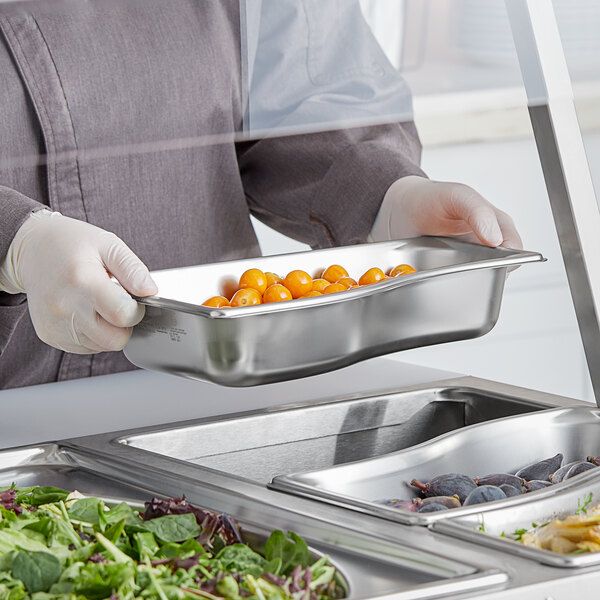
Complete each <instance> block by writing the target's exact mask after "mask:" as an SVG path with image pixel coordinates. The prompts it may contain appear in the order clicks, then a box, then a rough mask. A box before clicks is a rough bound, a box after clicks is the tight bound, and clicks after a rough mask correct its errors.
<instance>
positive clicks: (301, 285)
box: [283, 270, 313, 298]
mask: <svg viewBox="0 0 600 600" xmlns="http://www.w3.org/2000/svg"><path fill="white" fill-rule="evenodd" d="M283 284H284V285H285V287H286V288H287V289H288V290H290V292H291V293H292V296H293V297H294V298H300V296H305V295H306V294H308V292H310V291H312V285H313V280H312V277H311V276H310V275H309V274H308V273H307V272H306V271H299V270H297V271H291V272H290V273H288V274H287V275H286V278H285V279H284V280H283Z"/></svg>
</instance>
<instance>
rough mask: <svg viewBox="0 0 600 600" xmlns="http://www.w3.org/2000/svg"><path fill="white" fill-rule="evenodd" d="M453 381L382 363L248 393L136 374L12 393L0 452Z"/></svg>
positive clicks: (1, 397) (5, 395) (4, 401)
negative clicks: (222, 415) (81, 437)
mask: <svg viewBox="0 0 600 600" xmlns="http://www.w3.org/2000/svg"><path fill="white" fill-rule="evenodd" d="M453 375H455V374H453V373H450V372H447V371H441V370H438V369H428V368H425V367H420V366H416V365H410V364H405V363H402V362H399V361H397V360H393V359H389V358H376V359H372V360H369V361H366V362H363V363H360V364H357V365H353V366H351V367H347V368H345V369H340V370H339V371H335V372H332V373H327V374H324V375H318V376H314V377H307V378H305V379H298V380H296V381H290V382H286V383H275V384H269V385H264V386H259V387H254V388H246V389H234V388H225V387H220V386H217V385H213V384H210V383H203V382H199V381H191V380H187V379H183V378H180V377H173V376H171V375H163V374H160V373H152V372H149V371H134V372H129V373H120V374H117V375H106V376H102V377H92V378H88V379H77V380H74V381H65V382H60V383H50V384H45V385H37V386H31V387H26V388H18V389H14V390H4V391H0V404H1V405H2V419H0V448H11V447H13V446H21V445H24V444H35V443H39V442H44V441H49V440H58V439H63V438H68V437H75V436H80V435H89V434H93V433H102V432H106V431H117V430H120V429H128V428H131V427H142V426H146V425H157V424H160V423H172V422H175V421H182V420H185V419H194V418H200V417H209V416H214V415H220V414H227V413H232V412H238V411H242V410H251V409H258V408H266V407H270V406H277V405H281V404H289V403H293V402H303V401H307V400H314V399H326V398H335V397H347V396H356V397H358V396H361V395H365V394H368V393H372V392H375V391H383V390H392V389H397V388H400V387H405V386H410V385H413V384H419V383H429V382H433V381H437V380H441V379H446V378H448V377H451V376H453Z"/></svg>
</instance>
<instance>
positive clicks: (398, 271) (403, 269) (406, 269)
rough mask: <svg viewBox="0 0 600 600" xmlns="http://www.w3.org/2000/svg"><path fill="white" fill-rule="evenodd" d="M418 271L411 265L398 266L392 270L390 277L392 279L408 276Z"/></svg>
mask: <svg viewBox="0 0 600 600" xmlns="http://www.w3.org/2000/svg"><path fill="white" fill-rule="evenodd" d="M416 272H417V270H416V269H415V268H414V267H411V266H410V265H398V266H397V267H394V268H393V269H390V271H389V273H388V275H389V276H390V277H399V276H400V275H408V274H409V273H416Z"/></svg>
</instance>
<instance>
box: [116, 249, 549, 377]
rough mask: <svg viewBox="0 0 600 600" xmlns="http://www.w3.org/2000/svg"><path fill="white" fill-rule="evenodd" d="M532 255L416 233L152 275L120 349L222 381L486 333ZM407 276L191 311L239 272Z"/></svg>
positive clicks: (298, 373) (325, 366)
mask: <svg viewBox="0 0 600 600" xmlns="http://www.w3.org/2000/svg"><path fill="white" fill-rule="evenodd" d="M543 260H544V258H543V257H542V256H541V255H540V254H538V253H535V252H525V251H518V250H510V249H506V248H489V247H487V246H481V245H477V244H469V243H466V242H461V241H457V240H453V239H450V238H436V237H421V238H414V239H409V240H402V241H392V242H381V243H374V244H363V245H356V246H346V247H342V248H329V249H326V250H318V251H312V252H299V253H294V254H285V255H278V256H265V257H260V258H252V259H244V260H238V261H230V262H223V263H214V264H207V265H200V266H194V267H185V268H178V269H167V270H163V271H155V272H153V273H152V275H153V277H154V279H155V280H156V282H157V284H158V287H159V295H157V296H152V297H149V298H140V299H138V300H139V302H141V303H143V304H145V305H146V316H145V317H144V319H143V320H142V322H141V323H140V324H138V325H137V326H136V327H135V328H134V330H133V335H132V337H131V339H130V341H129V343H128V344H127V346H126V347H125V354H126V356H127V358H128V359H129V360H130V361H131V362H132V363H134V364H135V365H137V366H139V367H143V368H146V369H153V370H157V371H164V372H167V373H172V374H176V375H182V376H184V377H190V378H194V379H202V380H207V381H212V382H215V383H219V384H222V385H228V386H249V385H258V384H264V383H272V382H276V381H283V380H287V379H294V378H298V377H305V376H308V375H315V374H317V373H323V372H325V371H330V370H333V369H337V368H340V367H344V366H347V365H350V364H352V363H355V362H357V361H359V360H363V359H366V358H371V357H374V356H378V355H381V354H386V353H389V352H396V351H399V350H406V349H408V348H415V347H419V346H427V345H430V344H438V343H441V342H450V341H456V340H462V339H467V338H473V337H477V336H481V335H483V334H485V333H487V332H488V331H489V330H490V329H491V328H492V327H493V326H494V325H495V323H496V321H497V319H498V313H499V310H500V303H501V299H502V292H503V289H504V281H505V278H506V272H507V268H508V267H510V266H514V265H519V264H523V263H528V262H539V261H543ZM401 263H408V264H410V265H412V266H414V267H415V268H416V269H417V272H416V273H414V274H410V275H405V276H403V277H398V278H393V279H390V280H386V281H383V282H380V283H378V284H375V285H370V286H364V287H359V288H355V289H351V290H348V291H347V292H343V293H338V294H331V295H326V296H321V297H316V298H306V299H301V300H293V301H290V302H280V303H276V304H266V305H260V306H252V307H247V308H235V309H232V308H230V309H213V308H208V307H205V306H201V303H202V302H203V301H204V300H206V298H208V297H210V296H214V295H215V294H217V293H224V291H225V289H229V288H230V287H231V285H232V284H233V283H235V282H237V280H238V279H239V277H240V275H241V274H242V273H243V272H244V271H245V270H246V269H248V268H251V267H257V268H260V269H262V270H264V271H273V272H276V273H279V274H281V275H283V276H285V274H286V273H288V272H289V271H291V270H293V269H303V270H305V271H307V272H309V273H310V274H311V275H313V276H314V275H316V274H317V273H319V272H320V271H322V269H323V268H325V267H327V266H328V265H331V264H341V265H343V266H344V267H346V268H347V269H348V271H349V272H350V275H351V276H354V277H355V278H358V277H359V276H360V274H361V273H363V272H364V271H366V270H367V269H368V268H370V267H373V266H379V267H381V268H383V269H387V268H389V267H392V266H395V265H397V264H401Z"/></svg>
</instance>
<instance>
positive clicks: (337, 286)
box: [323, 283, 348, 294]
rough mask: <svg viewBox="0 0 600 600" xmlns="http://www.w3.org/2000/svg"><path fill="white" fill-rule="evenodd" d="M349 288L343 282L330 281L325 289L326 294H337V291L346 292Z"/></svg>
mask: <svg viewBox="0 0 600 600" xmlns="http://www.w3.org/2000/svg"><path fill="white" fill-rule="evenodd" d="M347 289H348V288H347V287H346V286H345V285H342V284H341V283H330V284H329V285H328V286H327V287H326V288H325V289H324V290H323V293H324V294H335V293H336V292H345V291H346V290H347Z"/></svg>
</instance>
